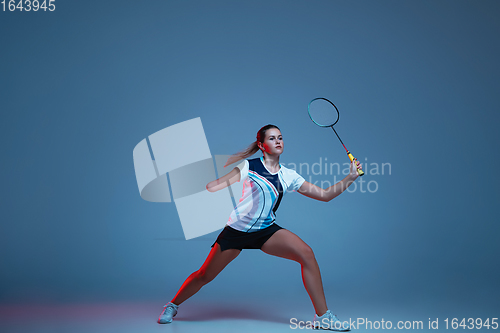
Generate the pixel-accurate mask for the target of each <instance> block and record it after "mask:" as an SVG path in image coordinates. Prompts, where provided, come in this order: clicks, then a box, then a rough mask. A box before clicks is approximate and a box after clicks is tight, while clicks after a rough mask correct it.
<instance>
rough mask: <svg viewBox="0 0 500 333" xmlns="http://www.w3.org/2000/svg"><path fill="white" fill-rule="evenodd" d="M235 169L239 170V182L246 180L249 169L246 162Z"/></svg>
mask: <svg viewBox="0 0 500 333" xmlns="http://www.w3.org/2000/svg"><path fill="white" fill-rule="evenodd" d="M236 167H237V168H238V169H240V182H241V181H245V180H246V179H247V178H248V168H249V164H248V160H244V161H242V162H241V163H240V164H238V165H237V166H236Z"/></svg>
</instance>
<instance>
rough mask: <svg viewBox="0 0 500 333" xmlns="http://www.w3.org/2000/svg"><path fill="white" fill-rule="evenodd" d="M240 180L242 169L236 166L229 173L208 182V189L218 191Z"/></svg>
mask: <svg viewBox="0 0 500 333" xmlns="http://www.w3.org/2000/svg"><path fill="white" fill-rule="evenodd" d="M239 181H240V169H239V168H238V167H236V168H234V169H233V170H232V171H231V172H230V173H228V174H227V175H225V176H223V177H220V178H219V179H216V180H214V181H212V182H210V183H208V184H207V190H208V192H216V191H218V190H222V189H223V188H226V187H228V186H230V185H233V184H234V183H236V182H239Z"/></svg>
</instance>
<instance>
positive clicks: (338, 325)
mask: <svg viewBox="0 0 500 333" xmlns="http://www.w3.org/2000/svg"><path fill="white" fill-rule="evenodd" d="M313 323H314V329H316V330H317V329H323V330H330V331H337V332H347V331H350V330H351V329H350V327H349V322H347V321H344V322H341V321H340V319H339V318H338V317H337V316H336V315H334V314H333V313H332V312H331V311H330V310H328V311H326V313H325V314H324V315H322V316H318V315H314V321H313Z"/></svg>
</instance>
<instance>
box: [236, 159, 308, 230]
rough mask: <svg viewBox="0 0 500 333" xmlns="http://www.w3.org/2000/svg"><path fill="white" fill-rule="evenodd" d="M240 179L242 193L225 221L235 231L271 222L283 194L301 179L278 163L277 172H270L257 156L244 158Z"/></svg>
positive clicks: (294, 188) (299, 183) (259, 226)
mask: <svg viewBox="0 0 500 333" xmlns="http://www.w3.org/2000/svg"><path fill="white" fill-rule="evenodd" d="M242 164H243V163H242ZM240 181H243V182H244V183H243V195H242V197H241V199H240V201H239V203H238V204H237V205H236V207H235V208H234V210H233V212H232V213H231V215H230V217H229V221H228V222H227V225H229V226H230V227H231V228H234V229H236V230H239V231H244V232H253V231H258V230H260V229H264V228H267V227H269V226H270V225H271V224H272V223H274V220H275V218H276V215H275V214H276V210H277V209H278V206H279V204H280V202H281V199H282V198H283V195H284V194H286V193H287V192H290V191H297V190H298V189H299V188H300V187H301V186H302V184H303V183H304V181H305V179H304V178H302V177H301V176H300V175H299V174H298V173H297V172H295V170H292V169H288V168H286V167H284V166H282V165H281V164H280V169H279V171H278V172H276V173H271V172H269V170H267V168H266V166H265V165H264V160H263V159H262V157H261V158H255V159H251V160H245V161H244V164H243V165H242V167H241V169H240Z"/></svg>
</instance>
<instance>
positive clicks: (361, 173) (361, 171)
mask: <svg viewBox="0 0 500 333" xmlns="http://www.w3.org/2000/svg"><path fill="white" fill-rule="evenodd" d="M347 156H349V159H350V160H351V162H352V161H354V156H352V154H351V152H349V151H348V152H347ZM357 171H358V175H359V176H363V175H364V174H365V173H364V172H363V170H360V169H357Z"/></svg>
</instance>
